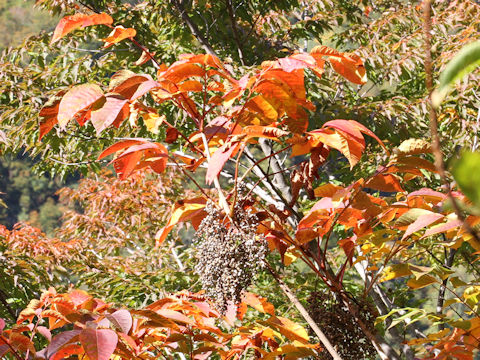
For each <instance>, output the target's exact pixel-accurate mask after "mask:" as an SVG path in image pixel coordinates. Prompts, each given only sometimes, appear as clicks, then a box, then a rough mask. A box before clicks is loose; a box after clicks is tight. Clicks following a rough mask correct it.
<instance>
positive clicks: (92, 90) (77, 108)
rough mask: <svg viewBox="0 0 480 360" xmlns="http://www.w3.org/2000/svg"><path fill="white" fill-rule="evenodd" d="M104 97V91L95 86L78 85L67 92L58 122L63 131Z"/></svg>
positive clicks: (59, 111) (60, 108)
mask: <svg viewBox="0 0 480 360" xmlns="http://www.w3.org/2000/svg"><path fill="white" fill-rule="evenodd" d="M102 96H103V91H102V89H100V87H99V86H98V85H95V84H82V85H77V86H74V87H73V88H71V89H70V90H68V91H67V93H66V94H65V95H64V96H63V98H62V100H61V101H60V104H59V108H58V115H57V120H58V124H59V125H60V128H61V129H65V127H66V126H67V123H68V122H69V121H70V120H72V119H73V118H74V117H75V115H77V114H78V113H80V112H81V111H82V110H86V109H87V108H89V107H90V106H92V105H93V104H94V103H95V102H96V101H97V100H99V99H100V98H101V97H102Z"/></svg>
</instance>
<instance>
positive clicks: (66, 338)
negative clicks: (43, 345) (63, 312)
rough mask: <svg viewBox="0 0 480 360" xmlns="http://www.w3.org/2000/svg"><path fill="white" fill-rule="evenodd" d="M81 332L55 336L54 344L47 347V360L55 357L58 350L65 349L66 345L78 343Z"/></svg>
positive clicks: (66, 332) (69, 332)
mask: <svg viewBox="0 0 480 360" xmlns="http://www.w3.org/2000/svg"><path fill="white" fill-rule="evenodd" d="M80 332H81V331H80V330H70V331H65V332H62V333H60V334H58V335H55V336H54V337H53V339H52V342H51V343H50V345H48V347H47V352H46V355H47V359H49V358H50V357H51V356H52V355H54V354H55V353H56V352H57V351H58V350H60V349H61V348H63V347H64V346H65V345H67V344H70V343H72V342H75V341H77V338H78V335H79V334H80Z"/></svg>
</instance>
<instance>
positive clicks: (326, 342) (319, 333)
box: [265, 262, 342, 360]
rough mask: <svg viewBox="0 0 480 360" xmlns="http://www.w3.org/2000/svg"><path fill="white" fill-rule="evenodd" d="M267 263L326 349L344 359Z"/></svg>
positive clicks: (335, 359) (267, 264)
mask: <svg viewBox="0 0 480 360" xmlns="http://www.w3.org/2000/svg"><path fill="white" fill-rule="evenodd" d="M265 263H266V266H267V269H268V271H270V273H271V274H272V276H273V278H274V279H275V280H276V281H277V283H278V285H279V286H280V289H282V291H283V292H284V293H285V295H286V296H287V297H288V299H289V300H290V301H291V302H292V303H293V305H295V307H296V308H297V310H298V311H299V312H300V314H301V315H302V317H303V318H304V319H305V321H306V322H307V323H308V325H309V326H310V327H311V328H312V330H313V331H314V332H315V334H316V335H317V336H318V338H319V339H320V341H321V343H322V344H323V346H325V349H326V350H327V351H328V353H329V354H330V355H331V356H332V357H333V359H334V360H342V358H341V357H340V355H339V354H338V352H337V351H336V350H335V348H334V347H333V346H332V344H331V343H330V340H328V338H327V337H326V336H325V334H324V333H323V331H322V330H321V329H320V328H319V327H318V325H317V324H316V323H315V321H314V320H313V319H312V317H311V316H310V314H309V313H308V312H307V310H306V309H305V307H304V306H303V305H302V304H301V303H300V301H299V300H298V299H297V297H296V296H295V295H294V294H293V292H292V290H290V288H289V287H288V286H287V285H286V284H285V283H284V282H283V280H282V279H281V278H280V276H279V275H278V274H277V273H276V272H275V270H274V269H273V268H272V267H271V265H270V264H269V263H267V262H265Z"/></svg>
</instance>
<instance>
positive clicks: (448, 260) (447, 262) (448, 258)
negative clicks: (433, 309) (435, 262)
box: [437, 249, 457, 330]
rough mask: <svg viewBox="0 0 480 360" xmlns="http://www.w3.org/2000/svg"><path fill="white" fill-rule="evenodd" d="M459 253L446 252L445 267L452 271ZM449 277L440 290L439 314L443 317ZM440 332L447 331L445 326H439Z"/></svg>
mask: <svg viewBox="0 0 480 360" xmlns="http://www.w3.org/2000/svg"><path fill="white" fill-rule="evenodd" d="M456 253H457V250H456V249H450V252H449V253H448V255H447V253H446V250H445V264H444V266H445V267H446V268H447V269H450V268H451V267H452V265H453V260H454V259H455V254H456ZM447 283H448V277H447V278H446V279H445V280H443V281H442V284H441V286H440V289H439V290H438V298H437V314H439V315H441V314H442V313H443V304H444V302H445V291H446V289H447ZM438 328H439V330H444V329H445V324H443V323H441V324H439V325H438Z"/></svg>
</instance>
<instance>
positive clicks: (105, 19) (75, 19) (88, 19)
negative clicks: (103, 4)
mask: <svg viewBox="0 0 480 360" xmlns="http://www.w3.org/2000/svg"><path fill="white" fill-rule="evenodd" d="M112 23H113V19H112V17H111V16H110V15H108V14H105V13H101V14H91V15H87V14H75V15H71V16H65V17H64V18H63V19H62V20H60V22H59V23H58V25H57V27H56V28H55V31H54V33H53V37H52V41H51V44H53V43H54V42H56V41H58V40H60V39H61V38H62V37H64V36H65V35H67V34H68V33H70V32H72V31H73V30H76V29H79V28H84V27H86V26H91V25H101V24H104V25H111V24H112Z"/></svg>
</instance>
